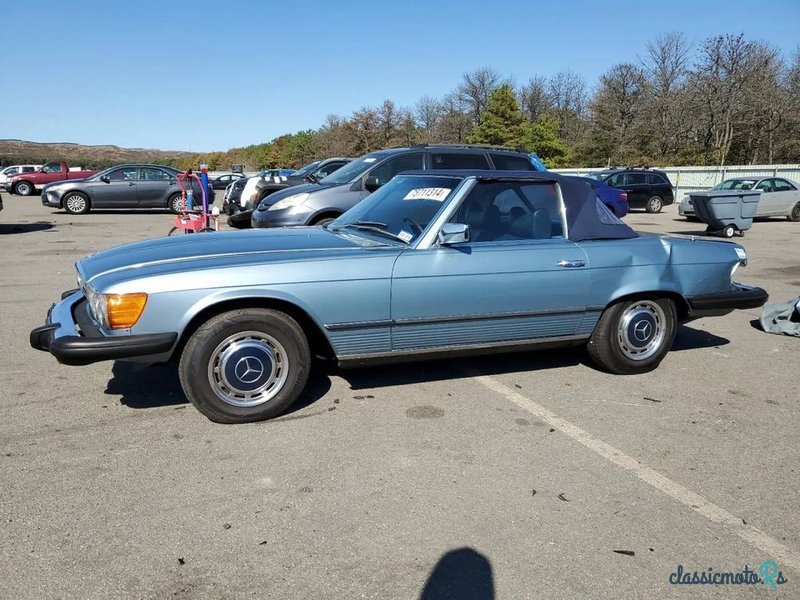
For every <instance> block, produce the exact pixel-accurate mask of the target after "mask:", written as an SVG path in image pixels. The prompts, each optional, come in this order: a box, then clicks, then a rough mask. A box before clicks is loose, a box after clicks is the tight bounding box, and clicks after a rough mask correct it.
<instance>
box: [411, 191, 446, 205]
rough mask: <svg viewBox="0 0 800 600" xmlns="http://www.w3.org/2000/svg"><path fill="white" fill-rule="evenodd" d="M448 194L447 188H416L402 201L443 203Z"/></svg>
mask: <svg viewBox="0 0 800 600" xmlns="http://www.w3.org/2000/svg"><path fill="white" fill-rule="evenodd" d="M449 193H450V189H449V188H418V189H416V190H411V191H410V192H408V193H407V194H406V195H405V197H404V198H403V200H435V201H436V202H444V199H445V198H447V195H448V194H449Z"/></svg>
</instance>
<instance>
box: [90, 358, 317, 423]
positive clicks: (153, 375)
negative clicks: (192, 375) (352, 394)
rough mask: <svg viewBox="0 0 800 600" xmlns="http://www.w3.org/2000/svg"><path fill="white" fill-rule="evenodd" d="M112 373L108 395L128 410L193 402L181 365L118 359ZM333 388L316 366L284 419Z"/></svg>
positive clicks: (107, 390)
mask: <svg viewBox="0 0 800 600" xmlns="http://www.w3.org/2000/svg"><path fill="white" fill-rule="evenodd" d="M111 373H112V377H111V379H109V381H108V384H107V385H106V389H105V393H106V394H110V395H119V396H120V399H119V401H120V404H122V405H123V406H127V407H128V408H158V407H163V406H177V405H181V404H187V403H188V402H189V401H188V399H187V398H186V395H185V394H184V393H183V388H181V382H180V379H179V378H178V365H177V364H175V363H173V362H168V363H162V364H157V365H142V364H137V363H132V362H125V361H119V360H118V361H115V362H114V366H113V367H112V368H111ZM330 387H331V380H330V378H329V377H328V375H327V374H326V373H325V371H324V369H323V368H321V366H320V365H316V364H314V365H313V366H312V368H311V374H310V376H309V380H308V384H307V385H306V387H305V389H304V390H303V393H302V394H301V396H300V398H298V400H297V401H296V402H295V403H294V404H292V406H291V407H290V408H289V410H288V411H286V412H284V413H282V416H286V415H288V414H291V413H294V412H297V411H299V410H302V409H303V408H306V407H307V406H310V405H311V404H313V403H315V402H316V401H317V400H319V399H320V398H322V397H323V396H324V395H325V394H327V393H328V390H329V389H330Z"/></svg>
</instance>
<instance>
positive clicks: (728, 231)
mask: <svg viewBox="0 0 800 600" xmlns="http://www.w3.org/2000/svg"><path fill="white" fill-rule="evenodd" d="M735 233H736V227H734V226H733V225H726V226H725V229H723V230H722V235H723V236H724V237H726V238H732V237H733V235H734V234H735Z"/></svg>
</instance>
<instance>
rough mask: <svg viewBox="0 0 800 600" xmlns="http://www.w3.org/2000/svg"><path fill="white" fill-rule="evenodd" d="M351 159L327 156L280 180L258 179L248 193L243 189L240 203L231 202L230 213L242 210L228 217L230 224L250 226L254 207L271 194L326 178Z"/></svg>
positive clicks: (232, 195) (232, 196)
mask: <svg viewBox="0 0 800 600" xmlns="http://www.w3.org/2000/svg"><path fill="white" fill-rule="evenodd" d="M351 160H353V159H352V158H344V157H336V158H327V159H325V160H318V161H314V162H312V163H310V164H308V165H306V166H305V167H303V168H301V169H299V170H297V171H295V173H294V174H293V175H290V176H289V177H285V178H283V179H282V180H280V181H275V180H274V179H270V178H266V179H264V178H261V179H258V180H257V181H256V182H255V184H254V185H253V187H252V188H250V189H249V190H248V193H247V194H244V190H243V193H242V194H241V195H239V202H238V204H230V208H229V210H228V211H227V212H228V214H232V213H233V212H235V211H237V210H238V211H240V212H239V214H237V215H233V216H232V217H231V218H230V219H228V224H229V225H231V226H233V227H237V228H247V227H250V217H251V213H252V212H253V207H255V206H258V204H259V203H260V202H261V201H262V200H263V199H264V198H266V197H267V196H269V195H270V194H273V193H275V192H277V191H279V190H283V189H286V188H288V187H294V186H296V185H302V184H305V183H315V182H317V181H319V180H320V179H324V178H325V177H327V176H328V175H330V174H331V173H334V172H335V171H338V170H339V169H341V168H342V167H343V166H344V165H346V164H347V163H349V162H350V161H351ZM231 198H233V199H234V200H235V198H236V196H235V192H234V193H233V194H231ZM223 208H224V207H223Z"/></svg>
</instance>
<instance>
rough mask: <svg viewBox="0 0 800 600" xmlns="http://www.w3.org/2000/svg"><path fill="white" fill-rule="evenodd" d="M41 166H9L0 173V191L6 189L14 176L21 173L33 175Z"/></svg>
mask: <svg viewBox="0 0 800 600" xmlns="http://www.w3.org/2000/svg"><path fill="white" fill-rule="evenodd" d="M41 167H42V165H11V166H10V167H6V168H5V169H3V170H2V171H0V190H5V189H6V188H7V187H8V182H9V180H10V179H11V178H12V177H13V176H14V175H19V174H21V173H33V172H34V171H35V170H36V169H41Z"/></svg>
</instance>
